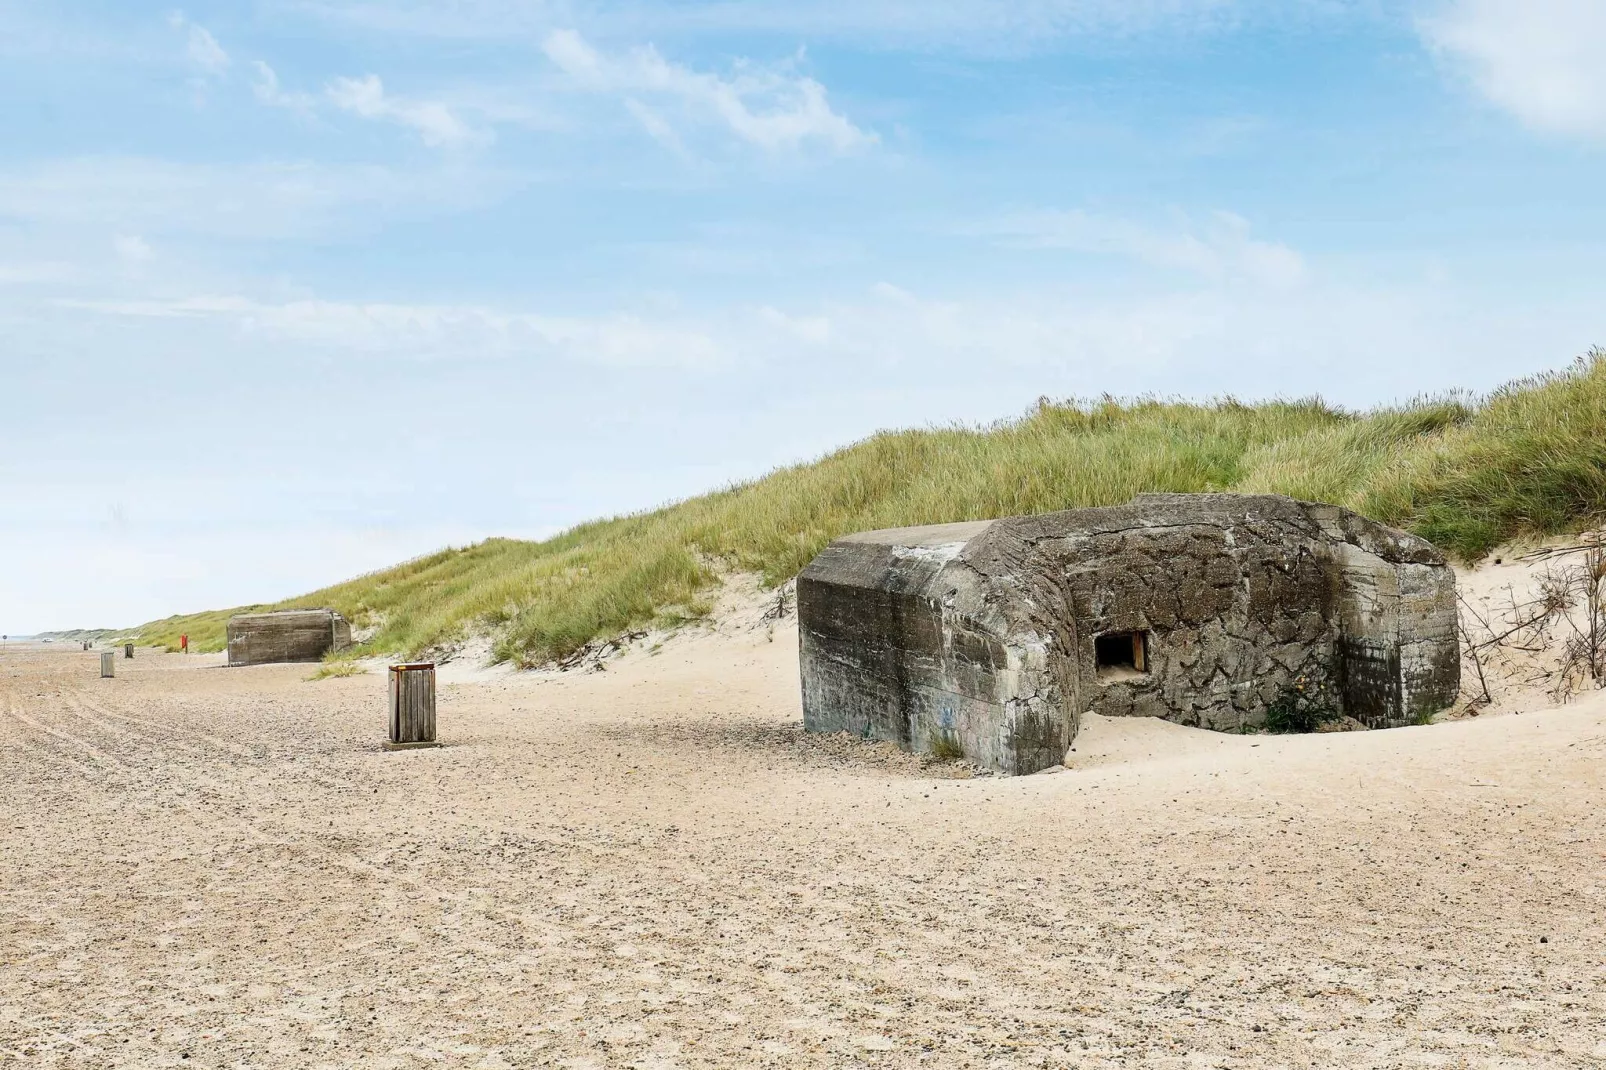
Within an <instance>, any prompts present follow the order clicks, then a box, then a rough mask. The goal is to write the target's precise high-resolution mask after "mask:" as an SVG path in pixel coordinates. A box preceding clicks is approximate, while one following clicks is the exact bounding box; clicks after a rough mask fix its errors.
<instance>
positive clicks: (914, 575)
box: [797, 494, 1460, 773]
mask: <svg viewBox="0 0 1606 1070" xmlns="http://www.w3.org/2000/svg"><path fill="white" fill-rule="evenodd" d="M797 604H798V626H799V628H798V630H799V644H800V648H801V649H800V653H801V665H802V682H803V722H804V726H805V727H806V728H807V729H808V730H809V731H814V732H841V731H847V732H852V733H855V734H857V735H862V736H865V737H868V738H874V739H884V740H891V741H894V742H896V743H898V744H899V745H901V746H903V747H905V748H907V749H910V750H914V751H918V752H932V753H949V754H953V753H963V755H964V756H965V757H966V758H967V759H969V760H970V761H972V762H975V763H977V764H979V765H982V766H985V767H990V768H993V769H997V770H999V771H1002V772H1007V773H1030V772H1035V771H1036V770H1038V769H1044V768H1047V767H1049V766H1052V765H1056V764H1058V763H1060V762H1061V761H1063V760H1064V757H1065V753H1066V750H1067V748H1068V747H1069V746H1070V744H1071V741H1072V740H1073V739H1074V738H1075V736H1076V731H1077V727H1078V725H1079V723H1080V720H1081V715H1082V713H1083V711H1093V712H1097V713H1101V714H1107V715H1113V716H1121V715H1129V714H1130V715H1146V716H1155V717H1163V718H1166V719H1168V720H1172V721H1176V722H1179V723H1181V724H1186V725H1196V726H1200V727H1205V728H1214V729H1220V730H1227V731H1238V730H1241V729H1243V728H1246V727H1253V726H1257V725H1259V724H1261V723H1262V722H1263V721H1264V720H1265V717H1266V710H1267V708H1268V707H1270V706H1272V705H1273V704H1276V703H1281V702H1285V701H1288V700H1289V699H1290V698H1292V697H1294V696H1302V699H1301V700H1302V701H1304V702H1306V703H1321V704H1323V708H1325V709H1327V710H1330V711H1331V712H1332V713H1333V714H1334V715H1348V716H1351V717H1354V718H1356V719H1357V720H1359V721H1362V722H1364V723H1365V724H1366V725H1367V726H1368V727H1373V728H1384V727H1394V726H1398V725H1403V724H1409V723H1411V722H1412V721H1413V720H1415V719H1416V718H1417V717H1419V716H1420V715H1423V714H1426V713H1432V712H1436V711H1438V710H1441V709H1443V708H1445V707H1446V706H1449V705H1450V704H1451V703H1452V702H1453V701H1454V700H1455V696H1456V693H1457V691H1458V689H1459V686H1460V652H1459V649H1458V645H1457V637H1456V604H1455V577H1454V574H1453V573H1452V572H1451V570H1450V568H1449V567H1448V566H1447V565H1446V564H1445V561H1444V558H1443V556H1442V555H1440V554H1439V552H1438V551H1437V550H1435V549H1434V548H1433V547H1432V546H1431V545H1430V544H1429V543H1427V542H1425V541H1423V540H1422V539H1419V538H1417V537H1415V536H1413V535H1408V534H1406V533H1405V532H1401V531H1396V530H1394V529H1392V528H1388V527H1385V526H1383V525H1381V524H1377V523H1374V522H1373V521H1370V520H1367V519H1366V518H1364V517H1361V516H1358V515H1356V514H1355V513H1352V512H1350V511H1348V510H1346V509H1341V508H1338V507H1336V506H1330V505H1317V504H1313V503H1310V502H1300V501H1295V500H1293V499H1291V498H1284V497H1280V496H1276V495H1237V494H1145V495H1140V496H1139V497H1137V498H1134V499H1133V500H1132V501H1131V502H1130V503H1128V504H1126V505H1121V506H1112V507H1107V508H1097V509H1072V510H1067V511H1065V512H1060V513H1049V514H1046V515H1042V516H1029V517H1010V518H1007V519H1001V520H986V521H976V522H971V523H961V524H939V525H933V526H930V527H917V528H897V529H892V530H888V531H871V532H865V533H862V534H858V535H849V536H847V537H846V538H842V539H838V540H836V541H835V542H833V543H832V544H831V545H830V546H828V547H826V549H825V550H824V552H822V553H821V554H820V556H819V557H817V558H815V559H814V561H813V562H812V563H811V564H810V565H809V566H808V567H807V568H805V569H804V570H803V572H802V574H801V575H800V576H799V577H798V583H797Z"/></svg>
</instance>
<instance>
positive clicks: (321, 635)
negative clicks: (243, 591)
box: [228, 609, 351, 665]
mask: <svg viewBox="0 0 1606 1070" xmlns="http://www.w3.org/2000/svg"><path fill="white" fill-rule="evenodd" d="M228 638H229V664H230V665H268V664H272V663H276V662H287V661H319V660H321V659H322V658H323V656H324V655H325V654H328V653H331V652H338V651H341V650H344V649H346V648H347V647H349V646H350V645H351V625H350V624H349V623H347V621H346V618H345V617H342V616H341V615H340V614H339V613H336V612H335V611H334V610H332V609H283V610H278V611H275V612H272V613H239V614H236V615H235V616H232V617H230V618H229V625H228Z"/></svg>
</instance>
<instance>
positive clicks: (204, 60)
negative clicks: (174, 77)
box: [167, 11, 229, 77]
mask: <svg viewBox="0 0 1606 1070" xmlns="http://www.w3.org/2000/svg"><path fill="white" fill-rule="evenodd" d="M167 21H168V24H169V25H171V26H172V27H173V28H174V29H176V30H182V31H184V35H185V55H186V57H187V58H188V59H189V61H190V62H191V63H192V64H194V65H195V66H196V67H198V68H200V70H201V71H203V72H204V73H206V74H209V75H212V76H214V77H221V76H222V75H223V74H224V72H226V71H227V70H228V69H229V54H228V53H227V52H226V51H224V50H223V46H222V45H220V44H218V41H217V38H216V37H213V36H212V33H211V31H210V30H208V29H207V28H206V27H204V26H201V25H199V24H198V23H194V22H191V21H190V20H189V19H187V18H186V17H185V16H184V13H183V12H182V11H175V12H173V13H172V14H170V15H169V16H168V17H167Z"/></svg>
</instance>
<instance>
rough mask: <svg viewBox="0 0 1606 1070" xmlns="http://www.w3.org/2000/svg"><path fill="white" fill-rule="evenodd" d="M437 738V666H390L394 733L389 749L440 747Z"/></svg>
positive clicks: (386, 742) (391, 721)
mask: <svg viewBox="0 0 1606 1070" xmlns="http://www.w3.org/2000/svg"><path fill="white" fill-rule="evenodd" d="M438 746H440V744H439V743H438V742H437V741H436V739H435V666H434V665H433V664H432V663H429V662H419V663H415V664H411V665H392V666H391V667H390V737H389V738H388V739H387V740H385V749H386V750H412V749H414V748H417V747H438Z"/></svg>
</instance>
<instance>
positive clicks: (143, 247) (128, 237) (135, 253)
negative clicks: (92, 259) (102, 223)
mask: <svg viewBox="0 0 1606 1070" xmlns="http://www.w3.org/2000/svg"><path fill="white" fill-rule="evenodd" d="M112 246H113V248H115V249H116V250H117V257H118V259H120V260H122V261H123V263H125V264H129V265H135V264H143V263H146V262H147V261H149V260H151V259H152V258H154V257H155V256H156V253H155V251H154V250H152V249H151V247H150V243H149V242H147V241H146V240H145V239H144V238H141V237H140V236H139V235H138V234H120V235H118V236H117V239H116V240H115V241H114V242H113V243H112Z"/></svg>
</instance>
